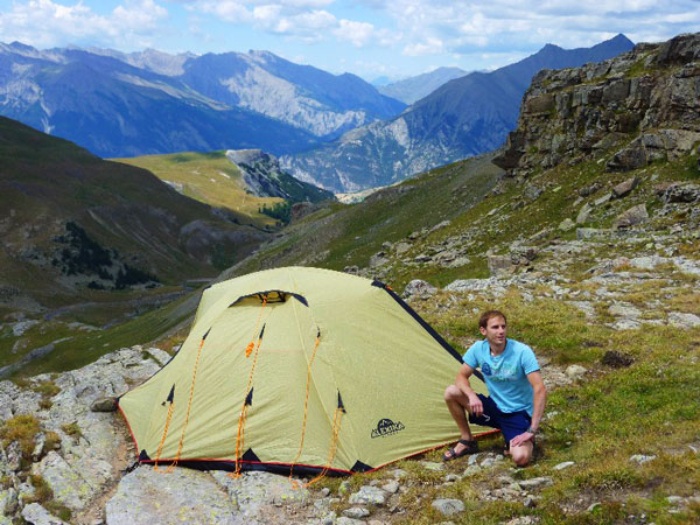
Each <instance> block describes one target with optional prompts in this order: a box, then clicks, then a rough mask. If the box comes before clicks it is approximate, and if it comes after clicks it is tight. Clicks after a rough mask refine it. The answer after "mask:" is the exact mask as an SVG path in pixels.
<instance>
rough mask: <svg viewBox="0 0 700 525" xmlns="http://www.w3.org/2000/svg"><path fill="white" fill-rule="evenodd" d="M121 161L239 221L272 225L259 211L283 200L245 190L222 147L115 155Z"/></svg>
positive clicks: (240, 175) (239, 176) (260, 225)
mask: <svg viewBox="0 0 700 525" xmlns="http://www.w3.org/2000/svg"><path fill="white" fill-rule="evenodd" d="M115 160H116V161H118V162H121V163H123V164H129V165H132V166H137V167H139V168H144V169H147V170H148V171H150V172H152V173H153V174H154V175H156V176H157V177H158V178H160V179H161V180H163V181H165V182H167V183H168V184H171V185H172V186H174V187H175V188H176V189H177V190H178V191H179V192H180V193H182V194H183V195H185V196H187V197H190V198H192V199H194V200H197V201H199V202H203V203H205V204H209V205H211V206H214V207H215V208H225V209H228V210H231V211H232V212H235V213H237V214H240V216H241V217H242V218H243V219H242V222H248V223H250V224H253V225H255V226H256V227H259V228H264V227H266V226H267V227H270V228H272V227H274V226H275V220H274V219H272V218H271V217H268V216H267V215H264V214H262V213H261V212H260V209H261V207H262V206H263V205H267V206H268V207H271V206H272V205H274V204H275V203H278V202H283V200H282V199H280V198H276V197H256V196H254V195H252V194H250V193H249V192H247V191H246V185H245V183H244V182H243V179H242V174H241V172H240V170H239V169H238V167H237V166H236V165H235V164H233V163H232V162H231V161H230V160H228V159H227V158H226V153H225V152H224V151H218V152H212V153H174V154H171V155H145V156H141V157H134V158H124V159H115Z"/></svg>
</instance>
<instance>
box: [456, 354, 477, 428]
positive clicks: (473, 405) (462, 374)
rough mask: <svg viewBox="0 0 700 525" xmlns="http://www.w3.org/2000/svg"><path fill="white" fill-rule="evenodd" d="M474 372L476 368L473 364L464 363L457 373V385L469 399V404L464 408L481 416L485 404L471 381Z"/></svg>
mask: <svg viewBox="0 0 700 525" xmlns="http://www.w3.org/2000/svg"><path fill="white" fill-rule="evenodd" d="M473 373H474V369H473V368H472V367H471V366H469V365H467V364H463V365H462V368H460V369H459V372H458V373H457V378H456V379H455V385H457V387H459V389H460V390H461V391H462V393H463V394H464V395H465V396H466V397H467V399H468V400H469V405H468V406H466V407H464V408H466V409H467V411H468V412H469V413H470V414H474V415H475V416H480V415H481V414H482V413H483V412H484V406H483V404H482V402H481V398H479V396H477V395H476V392H475V391H474V389H473V388H472V386H471V384H470V383H469V378H470V377H471V376H472V374H473Z"/></svg>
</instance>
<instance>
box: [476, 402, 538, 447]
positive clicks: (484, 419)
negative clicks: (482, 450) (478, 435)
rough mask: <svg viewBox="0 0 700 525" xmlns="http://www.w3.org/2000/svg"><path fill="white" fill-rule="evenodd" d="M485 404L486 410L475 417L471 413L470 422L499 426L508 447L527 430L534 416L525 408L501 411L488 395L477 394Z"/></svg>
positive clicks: (485, 425) (486, 425)
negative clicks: (508, 411) (511, 441)
mask: <svg viewBox="0 0 700 525" xmlns="http://www.w3.org/2000/svg"><path fill="white" fill-rule="evenodd" d="M477 395H478V396H479V398H480V399H481V402H482V403H483V405H484V412H483V413H482V414H481V415H480V416H479V417H475V416H472V415H470V416H469V422H470V423H473V424H475V425H480V426H482V427H492V428H497V429H499V430H500V431H501V433H502V434H503V437H504V439H505V440H506V447H508V446H509V445H510V440H511V439H513V438H514V437H515V436H519V435H520V434H522V433H523V432H525V431H526V430H527V429H528V427H529V426H530V423H531V421H532V418H531V417H530V415H529V414H528V413H527V412H526V411H525V410H520V411H518V412H512V413H507V412H501V411H500V410H499V408H498V407H497V406H496V402H495V401H494V400H493V399H491V398H490V397H488V396H485V395H483V394H477Z"/></svg>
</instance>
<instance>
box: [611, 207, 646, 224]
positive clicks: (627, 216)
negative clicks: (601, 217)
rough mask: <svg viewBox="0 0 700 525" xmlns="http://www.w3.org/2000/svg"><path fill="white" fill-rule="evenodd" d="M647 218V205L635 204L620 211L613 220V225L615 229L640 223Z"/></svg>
mask: <svg viewBox="0 0 700 525" xmlns="http://www.w3.org/2000/svg"><path fill="white" fill-rule="evenodd" d="M648 219H649V212H647V207H646V205H645V204H637V205H636V206H633V207H631V208H629V209H628V210H626V211H625V212H623V213H621V214H620V215H618V216H617V218H616V219H615V221H614V227H615V228H616V229H618V230H619V229H624V228H629V227H631V226H636V225H638V224H642V223H643V222H645V221H647V220H648Z"/></svg>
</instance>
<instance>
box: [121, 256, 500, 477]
mask: <svg viewBox="0 0 700 525" xmlns="http://www.w3.org/2000/svg"><path fill="white" fill-rule="evenodd" d="M460 366H461V356H460V354H459V353H457V352H456V351H455V350H454V349H453V348H452V347H451V346H450V345H449V344H448V343H447V342H446V341H444V340H443V339H442V337H440V335H438V334H437V333H436V332H435V331H434V330H433V329H432V328H431V327H430V326H429V325H428V324H427V323H426V322H425V321H424V320H422V319H421V318H420V317H419V316H418V315H417V314H416V313H415V312H414V311H413V310H412V309H411V308H410V307H409V306H408V305H407V304H406V303H405V302H404V301H403V300H402V299H401V298H400V297H399V296H398V295H397V294H396V293H395V292H393V291H392V290H391V288H389V287H388V286H386V285H384V284H382V283H380V282H378V281H372V280H369V279H365V278H362V277H358V276H354V275H349V274H345V273H340V272H335V271H330V270H323V269H318V268H306V267H287V268H279V269H273V270H266V271H261V272H257V273H252V274H249V275H245V276H242V277H238V278H234V279H231V280H229V281H225V282H220V283H218V284H214V285H212V286H210V287H209V288H207V289H206V290H204V292H203V294H202V298H201V301H200V304H199V307H198V309H197V312H196V315H195V319H194V322H193V325H192V327H191V331H190V333H189V335H188V337H187V339H186V340H185V342H184V343H183V345H182V347H181V348H180V350H179V351H178V352H177V354H175V356H174V357H173V358H172V359H171V360H170V361H169V362H168V363H167V364H166V365H165V366H164V367H163V368H162V369H161V370H160V371H159V372H157V373H156V374H155V375H154V376H153V377H151V378H150V379H149V380H147V381H146V382H145V383H143V384H142V385H140V386H138V387H136V388H134V389H133V390H131V391H129V392H127V393H126V394H125V395H123V396H122V397H121V398H119V400H118V402H119V409H120V411H121V412H122V414H123V416H124V417H125V419H126V421H127V424H128V426H129V428H130V431H131V433H132V436H133V439H134V442H135V443H136V450H137V451H139V453H140V455H139V460H140V461H141V462H145V463H155V464H156V465H158V464H179V465H183V466H189V467H194V468H202V469H225V470H232V471H237V472H240V471H241V470H251V469H262V470H270V471H277V472H286V473H289V472H290V471H291V472H292V473H295V474H300V475H303V474H313V473H321V472H322V473H331V474H349V473H352V472H363V471H368V470H373V469H376V468H379V467H381V466H383V465H386V464H388V463H390V462H393V461H396V460H398V459H401V458H404V457H408V456H411V455H415V454H417V453H420V452H424V451H427V450H430V449H433V448H436V447H439V446H441V445H445V444H447V443H451V442H454V441H455V440H456V439H458V438H459V433H458V430H457V427H456V425H455V423H454V421H453V420H452V418H451V416H450V415H449V412H448V410H447V407H446V406H445V403H444V401H443V392H444V390H445V387H446V386H447V385H449V384H450V383H452V382H453V381H454V379H455V376H456V374H457V371H458V369H459V367H460ZM473 383H479V385H477V388H476V389H477V390H479V391H482V392H484V391H485V387H484V386H483V383H482V382H481V381H479V380H478V379H476V378H474V380H473ZM486 430H487V429H483V428H481V429H479V428H477V429H476V433H477V434H478V433H479V432H485V431H486Z"/></svg>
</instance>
